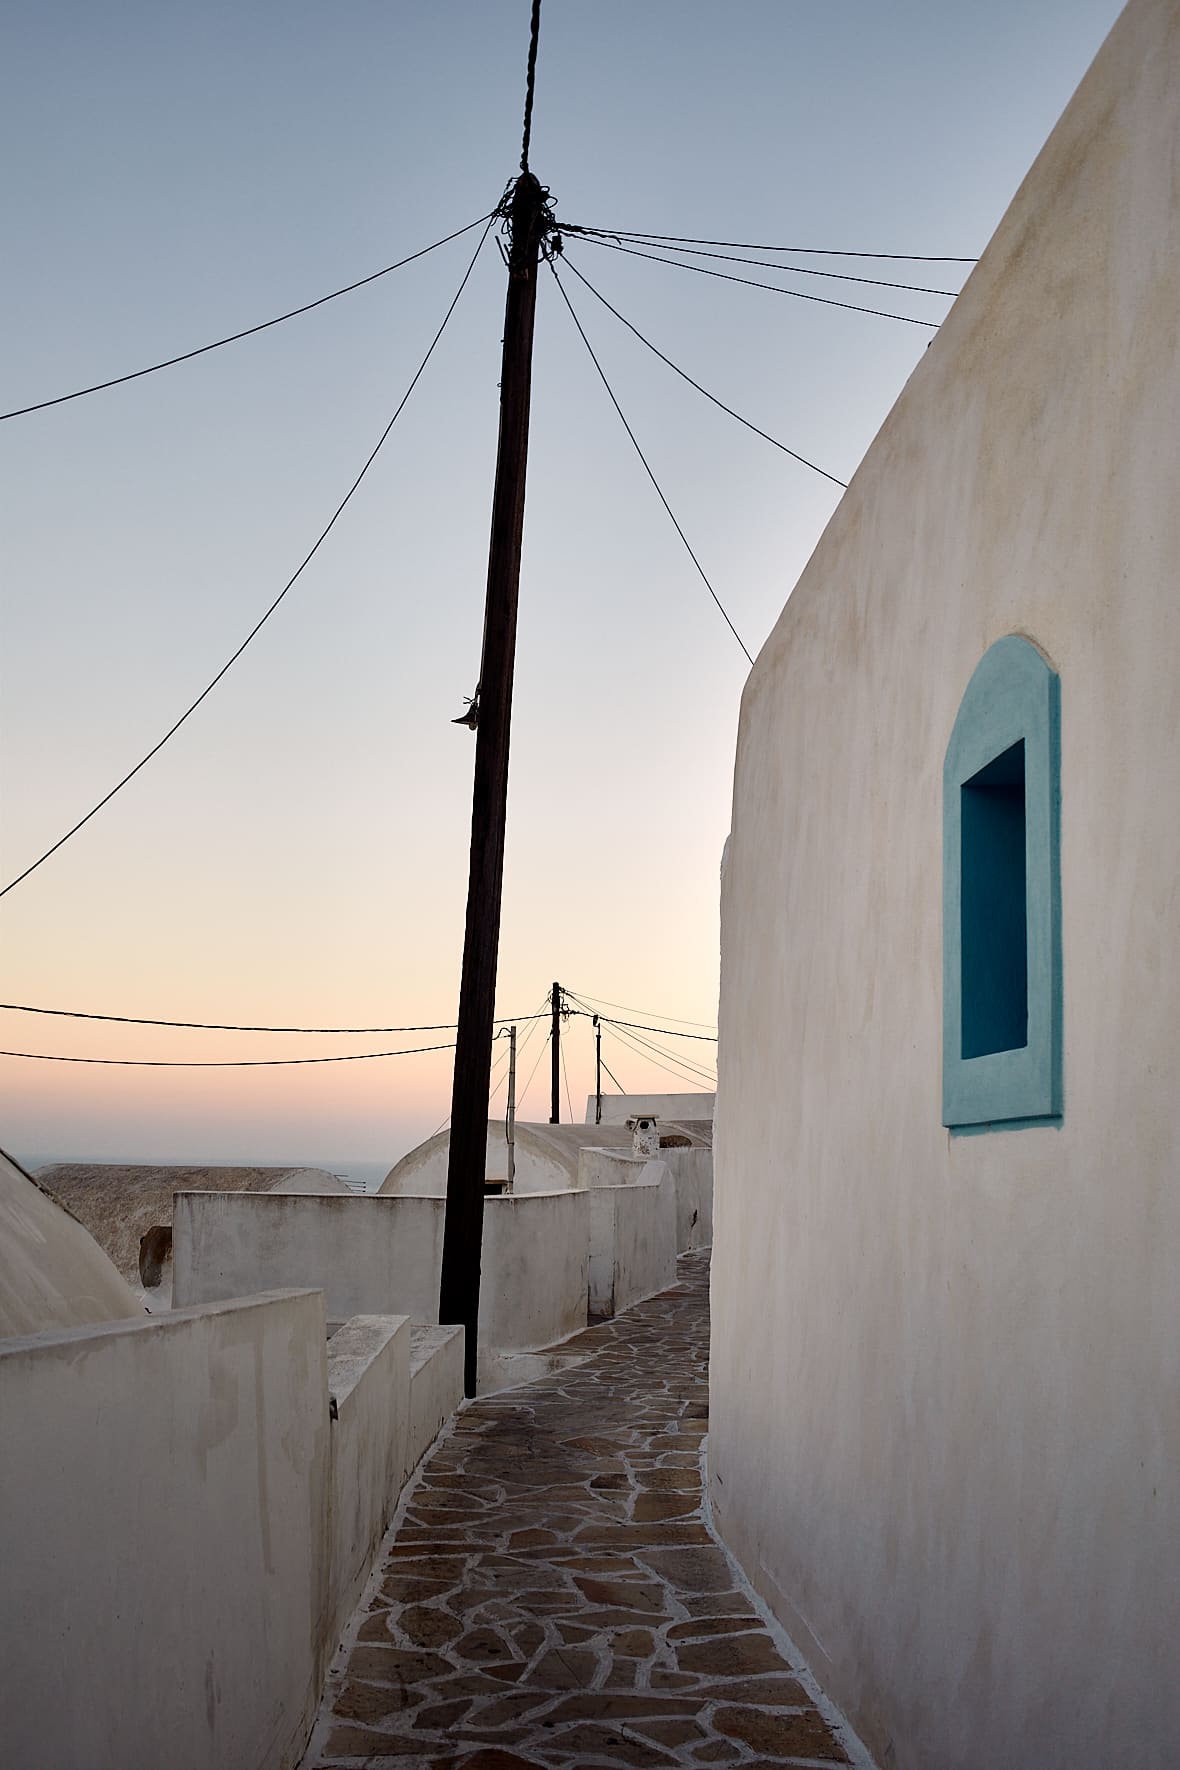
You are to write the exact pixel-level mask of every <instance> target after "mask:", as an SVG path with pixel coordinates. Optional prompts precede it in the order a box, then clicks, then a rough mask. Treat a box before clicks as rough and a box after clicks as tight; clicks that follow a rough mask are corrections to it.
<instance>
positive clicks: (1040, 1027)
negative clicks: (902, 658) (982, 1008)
mask: <svg viewBox="0 0 1180 1770" xmlns="http://www.w3.org/2000/svg"><path fill="white" fill-rule="evenodd" d="M1022 740H1023V743H1024V769H1025V778H1024V793H1025V892H1026V915H1027V938H1028V1042H1027V1044H1024V1045H1021V1046H1019V1047H1018V1048H1016V1049H1014V1050H1007V1051H994V1052H990V1053H988V1054H987V1055H985V1056H981V1057H970V1058H964V1057H963V1055H962V1046H963V1034H962V1027H963V1002H962V987H963V949H962V842H963V831H962V792H963V787H964V785H965V784H966V783H967V782H969V781H971V780H972V779H973V777H974V776H976V775H977V774H979V772H980V771H981V770H982V769H984V768H986V767H987V765H988V764H989V763H990V762H992V761H994V760H995V758H996V757H997V756H1000V755H1002V754H1003V752H1004V751H1006V750H1009V749H1011V748H1012V746H1013V745H1014V744H1017V743H1019V742H1021V741H1022ZM1060 782H1061V715H1060V682H1059V679H1058V676H1057V674H1056V672H1055V671H1054V670H1052V669H1050V667H1049V665H1048V664H1047V663H1046V661H1045V659H1044V658H1043V657H1042V656H1041V653H1040V652H1039V651H1038V650H1037V648H1036V647H1035V646H1034V645H1031V644H1030V643H1029V642H1028V640H1027V639H1020V638H1018V637H1017V636H1016V635H1015V634H1011V635H1009V636H1008V637H1007V638H1006V639H1000V640H997V642H996V644H995V645H993V646H991V647H990V648H989V650H988V651H986V652H985V653H984V655H983V657H982V658H981V659H980V661H979V663H978V665H977V666H976V669H975V673H974V675H973V676H972V678H971V681H970V682H969V683H968V685H967V691H966V693H965V694H964V696H963V700H962V704H961V705H960V707H959V712H958V716H957V718H956V719H955V724H954V729H953V730H952V732H951V736H950V742H949V743H948V745H947V752H946V759H945V762H944V764H943V777H942V794H943V849H942V878H943V908H942V927H943V937H942V959H943V964H942V970H943V981H942V989H943V1014H942V1031H943V1036H942V1122H943V1124H944V1125H947V1126H950V1127H953V1128H956V1129H958V1128H962V1127H964V1126H972V1127H978V1128H979V1129H980V1130H988V1129H994V1128H999V1126H1000V1125H1002V1124H1006V1125H1008V1126H1010V1127H1011V1128H1015V1127H1016V1125H1017V1123H1019V1124H1020V1125H1022V1126H1027V1125H1028V1124H1029V1123H1036V1124H1042V1123H1045V1122H1047V1121H1059V1120H1060V1118H1061V1114H1062V1111H1063V1090H1062V1073H1061V1072H1062V983H1061V973H1062V965H1061V864H1060V854H1061V786H1060Z"/></svg>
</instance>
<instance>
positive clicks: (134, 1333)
mask: <svg viewBox="0 0 1180 1770" xmlns="http://www.w3.org/2000/svg"><path fill="white" fill-rule="evenodd" d="M0 1418H2V1419H3V1421H4V1429H3V1431H2V1432H0V1493H3V1495H4V1504H3V1506H2V1507H0V1567H2V1569H3V1574H2V1578H0V1622H2V1638H3V1642H4V1673H3V1700H2V1704H0V1707H2V1713H3V1742H2V1745H0V1756H2V1757H3V1759H4V1761H5V1763H7V1764H11V1765H13V1766H16V1765H21V1766H24V1765H28V1766H30V1767H32V1766H34V1765H35V1766H36V1767H37V1770H80V1767H81V1766H85V1767H86V1770H161V1766H163V1765H172V1766H184V1770H226V1766H229V1765H233V1766H234V1767H235V1770H238V1767H240V1770H279V1767H281V1766H287V1765H291V1764H293V1763H295V1762H297V1761H298V1758H299V1755H300V1752H301V1751H302V1748H303V1744H304V1742H305V1740H306V1736H307V1733H308V1730H309V1728H310V1725H311V1722H312V1719H313V1718H314V1714H315V1708H316V1704H317V1701H318V1698H319V1692H320V1687H321V1682H322V1678H323V1673H324V1670H325V1667H326V1664H327V1653H328V1647H329V1554H328V1534H327V1533H328V1484H329V1468H330V1456H331V1449H330V1442H329V1421H328V1403H327V1382H326V1371H325V1352H324V1314H323V1301H322V1299H321V1298H320V1297H319V1296H317V1295H315V1294H314V1293H302V1294H294V1295H285V1296H277V1297H269V1298H254V1299H252V1300H250V1301H248V1302H241V1303H236V1304H234V1305H232V1306H223V1307H219V1308H213V1309H206V1310H191V1311H186V1312H183V1313H179V1314H176V1315H173V1316H165V1317H158V1318H154V1319H151V1320H149V1319H147V1318H141V1319H140V1320H138V1321H133V1322H117V1323H112V1324H109V1325H103V1326H99V1327H91V1328H74V1329H67V1330H64V1331H60V1332H57V1333H46V1334H40V1335H37V1336H34V1337H33V1338H30V1339H25V1340H21V1339H7V1340H3V1341H0Z"/></svg>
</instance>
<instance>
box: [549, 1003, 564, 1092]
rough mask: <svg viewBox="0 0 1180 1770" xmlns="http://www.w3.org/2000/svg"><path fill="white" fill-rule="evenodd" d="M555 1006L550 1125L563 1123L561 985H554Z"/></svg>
mask: <svg viewBox="0 0 1180 1770" xmlns="http://www.w3.org/2000/svg"><path fill="white" fill-rule="evenodd" d="M550 999H551V1001H552V1004H553V1031H552V1034H551V1035H550V1042H551V1049H550V1052H549V1059H550V1087H549V1123H550V1124H551V1125H560V1123H561V1092H560V1089H559V1088H558V1081H559V1078H560V1075H561V985H560V984H559V983H555V984H554V985H553V993H552V996H551V998H550Z"/></svg>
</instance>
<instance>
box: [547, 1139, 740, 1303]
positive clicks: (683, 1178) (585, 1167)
mask: <svg viewBox="0 0 1180 1770" xmlns="http://www.w3.org/2000/svg"><path fill="white" fill-rule="evenodd" d="M658 1159H659V1165H661V1166H666V1167H667V1168H668V1169H669V1171H670V1172H671V1175H672V1186H673V1191H674V1194H675V1199H676V1252H677V1253H678V1254H687V1253H689V1252H690V1251H691V1250H692V1249H694V1248H707V1247H708V1246H709V1244H710V1243H711V1242H712V1240H713V1151H712V1150H711V1149H708V1148H705V1147H704V1146H699V1147H691V1148H686V1149H661V1150H660V1154H659V1158H658ZM652 1161H653V1158H652V1157H650V1156H646V1155H637V1154H636V1153H635V1152H634V1150H630V1149H626V1150H624V1149H594V1148H587V1149H583V1150H581V1151H580V1152H579V1155H578V1183H579V1185H581V1186H585V1187H595V1186H630V1185H634V1184H636V1183H637V1182H639V1181H647V1182H650V1181H651V1180H652V1179H653V1178H654V1176H653V1175H652V1174H649V1173H648V1172H647V1169H648V1168H649V1167H650V1166H651V1165H652ZM671 1282H672V1280H669V1283H671Z"/></svg>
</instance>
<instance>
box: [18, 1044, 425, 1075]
mask: <svg viewBox="0 0 1180 1770" xmlns="http://www.w3.org/2000/svg"><path fill="white" fill-rule="evenodd" d="M454 1049H455V1044H454V1040H452V1041H451V1042H450V1044H447V1045H414V1046H412V1047H410V1049H408V1050H404V1051H352V1052H349V1053H347V1054H346V1055H343V1056H338V1057H337V1056H333V1057H239V1058H227V1059H221V1060H215V1061H208V1060H200V1061H192V1062H189V1061H187V1060H186V1059H184V1058H171V1057H169V1058H164V1057H61V1056H58V1055H56V1054H52V1055H51V1054H50V1053H48V1052H46V1051H0V1057H24V1058H28V1059H29V1060H30V1061H31V1062H34V1063H97V1064H101V1065H103V1067H104V1068H109V1069H278V1068H282V1067H283V1066H285V1065H287V1064H292V1063H371V1062H373V1061H374V1059H375V1058H378V1057H417V1056H420V1055H421V1053H422V1052H424V1051H453V1050H454Z"/></svg>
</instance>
